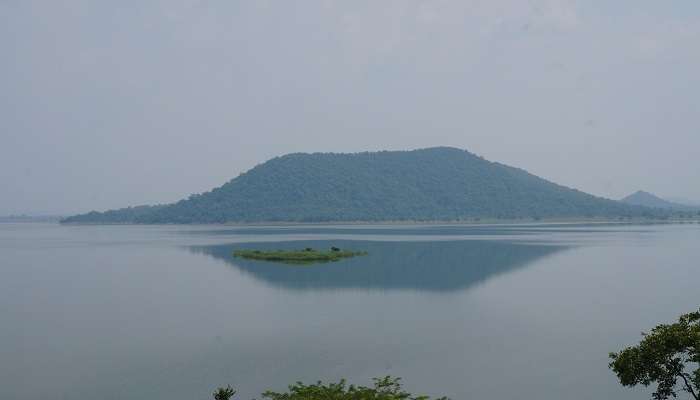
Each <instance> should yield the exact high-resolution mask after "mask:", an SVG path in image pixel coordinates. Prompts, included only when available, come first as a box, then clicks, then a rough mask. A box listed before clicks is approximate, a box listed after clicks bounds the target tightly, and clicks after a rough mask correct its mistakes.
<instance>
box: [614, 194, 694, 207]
mask: <svg viewBox="0 0 700 400" xmlns="http://www.w3.org/2000/svg"><path fill="white" fill-rule="evenodd" d="M620 201H621V202H623V203H626V204H631V205H636V206H644V207H652V208H663V209H668V210H677V211H690V210H694V209H698V207H693V206H689V205H684V204H678V203H674V202H671V201H668V200H664V199H662V198H660V197H658V196H656V195H654V194H652V193H649V192H645V191H643V190H639V191H637V192H634V193H632V194H631V195H629V196H627V197H625V198H624V199H622V200H620Z"/></svg>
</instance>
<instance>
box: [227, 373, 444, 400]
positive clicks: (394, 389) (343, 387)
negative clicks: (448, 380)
mask: <svg viewBox="0 0 700 400" xmlns="http://www.w3.org/2000/svg"><path fill="white" fill-rule="evenodd" d="M373 380H374V385H373V386H372V387H365V386H355V385H347V384H346V382H345V381H344V380H341V381H340V382H338V383H329V384H324V383H323V382H321V381H318V382H317V383H315V384H311V385H306V384H303V383H301V382H297V383H295V384H294V385H290V386H289V388H288V391H287V392H274V391H271V390H268V391H266V392H265V393H263V394H262V398H263V399H268V400H430V397H428V396H416V395H412V394H411V393H408V392H406V391H404V390H403V389H402V387H401V379H400V378H392V377H390V376H387V377H384V378H375V379H373ZM235 394H236V391H235V390H234V389H233V388H232V387H231V386H227V387H225V388H223V387H222V388H219V389H217V390H216V391H215V392H214V393H213V396H214V400H230V399H231V398H232V397H233V396H234V395H235ZM436 400H447V397H440V398H439V399H436Z"/></svg>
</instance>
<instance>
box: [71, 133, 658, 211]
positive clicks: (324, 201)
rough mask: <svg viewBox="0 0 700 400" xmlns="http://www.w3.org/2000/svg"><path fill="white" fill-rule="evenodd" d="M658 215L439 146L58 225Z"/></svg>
mask: <svg viewBox="0 0 700 400" xmlns="http://www.w3.org/2000/svg"><path fill="white" fill-rule="evenodd" d="M664 213H665V212H664V211H662V210H652V209H649V208H645V207H641V206H634V205H628V204H623V203H621V202H618V201H613V200H608V199H603V198H599V197H595V196H592V195H589V194H586V193H583V192H580V191H578V190H575V189H570V188H567V187H564V186H560V185H557V184H554V183H552V182H549V181H546V180H544V179H542V178H539V177H537V176H534V175H532V174H529V173H527V172H526V171H523V170H521V169H518V168H513V167H509V166H507V165H503V164H499V163H495V162H490V161H487V160H485V159H483V158H481V157H478V156H476V155H474V154H472V153H469V152H467V151H464V150H459V149H455V148H445V147H438V148H429V149H423V150H413V151H382V152H366V153H357V154H333V153H315V154H305V153H296V154H289V155H285V156H282V157H277V158H274V159H272V160H270V161H267V162H265V163H263V164H261V165H258V166H256V167H255V168H253V169H251V170H249V171H248V172H246V173H244V174H242V175H240V176H238V177H237V178H235V179H233V180H231V181H229V182H228V183H226V184H225V185H223V186H221V187H218V188H216V189H214V190H212V191H210V192H206V193H203V194H200V195H192V196H190V197H189V198H188V199H185V200H181V201H179V202H177V203H174V204H170V205H166V206H157V207H151V208H138V209H134V208H127V209H122V210H114V211H108V212H105V213H97V212H92V213H88V214H83V215H77V216H73V217H69V218H67V219H65V220H64V222H84V223H91V222H95V223H105V222H113V223H148V224H150V223H223V222H323V221H402V220H403V221H408V220H413V221H454V220H474V219H476V218H503V219H518V218H555V217H611V218H612V217H663V216H664V215H665V214H664ZM666 213H667V212H666Z"/></svg>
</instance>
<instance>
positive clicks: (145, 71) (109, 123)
mask: <svg viewBox="0 0 700 400" xmlns="http://www.w3.org/2000/svg"><path fill="white" fill-rule="evenodd" d="M699 74H700V2H699V1H697V0H686V1H658V0H634V1H593V0H587V1H567V0H529V1H528V0H483V1H467V0H460V1H411V0H402V1H378V0H368V1H358V0H352V1H286V0H279V1H249V2H240V1H231V0H225V1H224V0H220V1H176V0H160V1H144V0H139V1H109V2H106V1H93V0H85V1H60V0H57V1H53V0H46V1H33V0H0V215H1V214H11V213H73V212H82V211H88V210H91V209H97V210H102V209H107V208H115V207H122V206H127V205H137V204H148V203H160V202H170V201H174V200H178V199H179V198H182V197H185V196H187V195H189V194H191V193H195V192H201V191H205V190H209V189H211V188H212V187H214V186H219V185H221V184H223V183H225V182H226V181H228V180H229V179H231V178H233V177H235V176H237V175H238V174H239V173H241V172H243V171H245V170H247V169H249V168H251V167H253V166H254V165H256V164H258V163H260V162H263V161H265V160H267V159H269V158H271V157H274V156H277V155H282V154H285V153H289V152H300V151H303V152H315V151H334V152H354V151H363V150H380V149H414V148H421V147H429V146H438V145H448V146H455V147H460V148H465V149H468V150H470V151H472V152H475V153H477V154H480V155H482V156H484V157H486V158H487V159H490V160H494V161H500V162H503V163H506V164H510V165H513V166H517V167H521V168H524V169H526V170H528V171H530V172H532V173H534V174H537V175H540V176H542V177H545V178H547V179H550V180H553V181H555V182H557V183H561V184H564V185H567V186H571V187H575V188H578V189H581V190H584V191H588V192H591V193H594V194H597V195H603V196H607V197H612V198H619V197H621V196H623V195H626V194H628V193H629V192H632V191H635V190H637V189H646V190H649V191H652V192H656V193H658V194H660V195H664V196H671V197H674V196H675V197H686V198H690V199H695V200H700V184H699V183H700V78H699Z"/></svg>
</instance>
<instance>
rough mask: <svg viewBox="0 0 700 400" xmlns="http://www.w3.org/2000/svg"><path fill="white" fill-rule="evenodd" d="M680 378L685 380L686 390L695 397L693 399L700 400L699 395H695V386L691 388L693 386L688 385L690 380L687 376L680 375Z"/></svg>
mask: <svg viewBox="0 0 700 400" xmlns="http://www.w3.org/2000/svg"><path fill="white" fill-rule="evenodd" d="M678 376H680V377H681V378H683V382H685V390H686V391H687V392H688V393H690V394H691V396H693V397H694V398H695V400H700V398H698V395H696V394H695V391H694V390H693V386H691V385H690V384H689V383H688V378H687V377H686V376H685V374H684V373H679V374H678Z"/></svg>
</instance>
